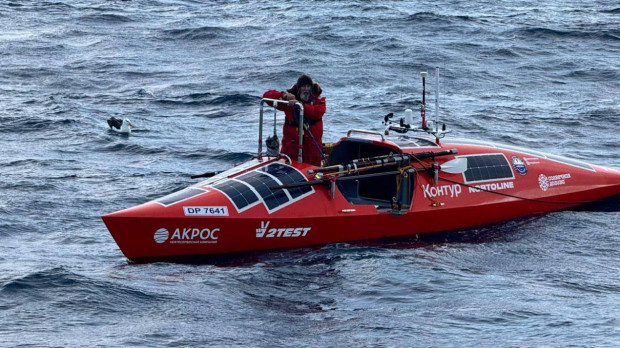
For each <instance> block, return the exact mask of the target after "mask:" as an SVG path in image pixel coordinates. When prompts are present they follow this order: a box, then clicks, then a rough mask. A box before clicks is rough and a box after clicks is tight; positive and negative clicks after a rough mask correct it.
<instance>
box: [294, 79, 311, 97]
mask: <svg viewBox="0 0 620 348" xmlns="http://www.w3.org/2000/svg"><path fill="white" fill-rule="evenodd" d="M295 86H296V87H297V93H298V94H299V98H301V100H302V101H305V102H307V101H308V100H310V96H312V86H314V82H313V81H312V78H311V77H310V76H309V75H307V74H302V75H301V76H299V78H297V83H296V84H295Z"/></svg>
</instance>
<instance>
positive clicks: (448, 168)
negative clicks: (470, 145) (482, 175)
mask: <svg viewBox="0 0 620 348" xmlns="http://www.w3.org/2000/svg"><path fill="white" fill-rule="evenodd" d="M439 170H441V171H443V172H446V173H450V174H461V173H465V171H466V170H467V157H460V158H455V159H453V160H450V161H448V162H446V163H444V164H441V165H439Z"/></svg>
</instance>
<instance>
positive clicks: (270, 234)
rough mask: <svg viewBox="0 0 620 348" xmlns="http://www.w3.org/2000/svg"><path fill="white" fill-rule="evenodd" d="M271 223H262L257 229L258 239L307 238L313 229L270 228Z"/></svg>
mask: <svg viewBox="0 0 620 348" xmlns="http://www.w3.org/2000/svg"><path fill="white" fill-rule="evenodd" d="M269 223H271V221H267V222H265V221H261V222H260V228H257V229H256V238H297V237H305V236H306V234H307V233H308V232H309V231H310V230H311V229H312V228H311V227H286V228H269Z"/></svg>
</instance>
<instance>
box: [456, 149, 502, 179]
mask: <svg viewBox="0 0 620 348" xmlns="http://www.w3.org/2000/svg"><path fill="white" fill-rule="evenodd" d="M513 178H514V175H513V173H512V169H510V164H509V163H508V160H506V157H504V155H502V154H492V155H480V156H467V171H466V172H465V180H466V182H476V181H489V180H498V179H513Z"/></svg>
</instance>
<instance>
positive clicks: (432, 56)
mask: <svg viewBox="0 0 620 348" xmlns="http://www.w3.org/2000/svg"><path fill="white" fill-rule="evenodd" d="M435 67H439V68H440V69H441V70H440V74H441V80H440V99H439V101H440V107H441V115H440V117H441V119H442V120H443V121H445V122H446V123H447V125H448V128H450V129H452V130H453V133H452V134H451V135H449V136H451V137H464V138H474V139H481V140H490V141H496V142H501V143H507V144H512V145H517V146H523V147H529V148H535V149H538V150H542V151H545V152H550V153H555V154H561V155H565V156H569V157H573V158H577V159H581V160H586V161H588V162H591V163H594V164H599V165H605V166H610V167H614V168H620V149H619V148H620V3H618V2H617V1H611V0H594V1H581V0H580V1H577V0H571V1H562V0H560V1H555V0H554V1H551V0H537V1H534V0H520V1H504V0H492V1H485V0H483V1H457V0H440V1H298V0H293V1H283V2H263V1H247V0H246V1H191V0H149V1H146V0H136V1H103V0H93V1H2V2H0V148H1V151H0V346H3V347H75V346H86V347H95V346H103V347H108V346H111V347H124V346H140V347H229V346H244V347H618V346H620V229H619V227H618V226H619V225H620V218H619V217H620V214H619V213H618V212H593V211H565V212H557V213H553V214H548V215H545V216H540V217H536V218H528V219H522V220H519V221H513V222H508V223H505V224H501V225H498V226H491V227H485V228H479V229H476V230H473V231H472V230H469V231H462V233H459V232H456V233H453V234H452V236H446V237H445V238H439V239H436V240H430V241H408V240H403V241H389V242H385V243H381V242H377V243H360V244H346V243H343V244H335V245H327V246H322V247H314V248H301V249H295V250H283V251H277V252H272V253H263V254H253V255H247V256H244V257H239V258H232V259H224V260H220V261H214V262H210V263H206V264H174V263H151V264H140V265H138V264H131V263H129V262H128V261H127V260H126V259H125V258H124V257H123V255H122V253H121V251H120V250H119V248H118V247H117V246H116V244H115V242H114V240H113V239H112V237H111V236H110V234H109V233H108V231H107V229H106V228H105V226H104V224H103V222H102V221H101V218H100V216H101V215H102V214H106V213H110V212H113V211H116V210H120V209H123V208H127V207H131V206H134V205H137V204H140V203H143V202H146V201H148V200H151V199H155V198H157V197H161V196H163V195H165V194H168V193H171V192H173V191H175V190H178V189H180V188H183V187H186V186H188V185H191V184H193V183H195V182H196V181H195V180H192V179H190V178H189V176H190V175H192V174H198V173H203V172H205V171H211V170H214V171H218V170H225V169H228V168H230V167H232V166H234V165H237V164H240V163H242V162H244V161H246V160H248V159H250V158H252V156H254V155H255V152H256V148H257V146H256V139H257V120H258V110H259V107H258V106H259V101H260V96H261V95H262V93H263V92H264V91H266V90H268V89H284V88H286V87H289V86H290V85H291V84H292V83H293V82H294V81H295V79H296V78H297V76H298V75H299V74H300V73H302V72H307V73H309V74H311V75H312V76H313V77H314V78H315V80H316V81H317V82H318V83H319V84H320V85H321V86H322V88H323V91H324V95H325V96H326V97H327V109H328V110H327V113H326V115H325V127H326V131H325V136H324V140H325V141H328V142H329V141H335V140H337V139H338V138H340V137H341V136H343V135H344V134H345V133H346V131H347V130H349V129H354V128H357V129H359V128H361V129H371V130H380V129H382V125H381V120H382V117H383V116H384V115H385V114H387V113H388V112H394V113H396V114H397V115H399V114H400V115H402V113H403V111H404V109H406V108H413V109H417V108H418V107H419V102H420V99H421V79H420V75H419V72H420V71H422V70H426V71H429V72H433V70H434V68H435ZM428 85H429V97H428V99H429V100H428V101H429V114H430V115H434V111H433V108H434V98H435V92H434V79H433V78H429V81H428ZM111 116H115V117H119V118H123V117H128V118H130V119H131V121H132V123H133V124H134V125H136V129H135V131H134V132H133V133H132V134H131V135H130V136H121V135H118V134H116V133H114V132H111V131H110V130H109V129H108V127H107V124H106V119H107V118H109V117H111ZM433 117H434V116H433ZM448 218H449V217H448ZM334 233H338V231H334Z"/></svg>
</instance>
